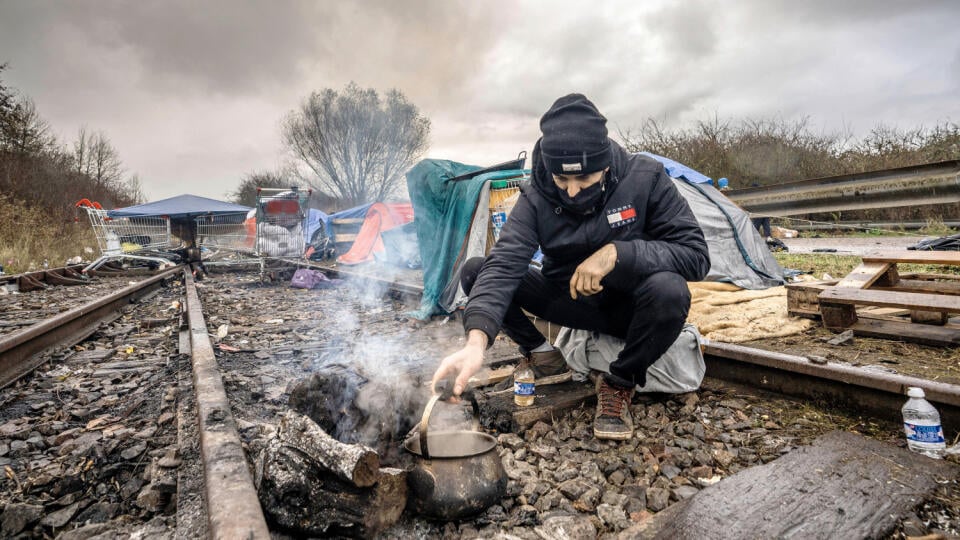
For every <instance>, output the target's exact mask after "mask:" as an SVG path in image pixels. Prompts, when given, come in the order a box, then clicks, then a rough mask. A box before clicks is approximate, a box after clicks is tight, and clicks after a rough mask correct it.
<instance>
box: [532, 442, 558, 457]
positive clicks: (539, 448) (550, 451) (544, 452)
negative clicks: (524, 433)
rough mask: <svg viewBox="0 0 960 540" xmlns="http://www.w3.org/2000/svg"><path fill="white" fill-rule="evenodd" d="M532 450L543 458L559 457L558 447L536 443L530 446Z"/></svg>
mask: <svg viewBox="0 0 960 540" xmlns="http://www.w3.org/2000/svg"><path fill="white" fill-rule="evenodd" d="M530 452H532V453H534V454H536V455H537V456H539V457H540V458H541V459H555V458H556V457H557V454H558V453H557V448H556V447H555V446H547V445H545V444H534V445H532V446H531V447H530Z"/></svg>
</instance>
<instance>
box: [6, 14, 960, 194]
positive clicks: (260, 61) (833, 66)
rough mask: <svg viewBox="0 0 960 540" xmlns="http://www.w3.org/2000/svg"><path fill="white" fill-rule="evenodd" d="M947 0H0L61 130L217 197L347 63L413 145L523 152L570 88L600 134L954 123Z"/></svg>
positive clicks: (21, 68)
mask: <svg viewBox="0 0 960 540" xmlns="http://www.w3.org/2000/svg"><path fill="white" fill-rule="evenodd" d="M958 22H960V2H957V1H952V0H945V1H941V2H924V1H915V2H903V1H900V0H872V1H857V2H854V1H844V0H839V1H838V0H831V1H829V2H828V1H810V0H804V1H797V0H790V1H774V0H757V1H754V2H732V1H730V2H725V1H710V0H705V1H663V2H653V1H643V2H640V1H637V0H624V1H616V0H591V1H586V2H574V1H546V0H545V1H542V2H533V1H515V2H507V1H490V0H484V1H467V0H464V1H451V0H436V1H432V2H427V1H401V0H385V1H382V2H372V1H371V2H363V1H356V2H350V1H343V0H336V1H315V2H292V1H266V0H263V1H257V2H240V1H216V2H214V1H196V0H191V1H164V2H156V1H143V0H136V1H133V0H131V1H128V2H110V1H105V0H96V1H92V0H91V1H71V2H54V1H31V0H17V1H14V0H0V63H3V62H7V63H8V64H9V67H8V69H7V70H6V71H5V72H4V73H3V75H2V76H3V79H4V81H5V84H7V85H8V86H11V87H13V88H15V89H17V90H18V91H20V92H21V93H22V94H24V95H26V96H29V97H30V98H32V99H33V100H34V101H35V102H36V105H37V108H38V110H39V112H40V114H41V115H42V116H43V117H44V118H45V119H46V120H47V121H49V123H50V124H51V125H52V126H53V128H54V129H55V131H56V132H57V134H58V135H59V137H60V139H61V141H63V142H64V143H70V142H71V141H72V140H73V139H74V138H75V137H76V133H77V130H78V129H79V127H80V126H81V125H85V126H87V128H88V130H93V131H101V130H102V131H103V132H105V133H106V135H107V136H108V138H109V139H110V140H111V141H112V142H113V144H114V146H115V147H116V148H117V150H118V151H119V153H120V156H121V158H122V160H123V162H124V164H125V166H126V168H127V169H128V171H130V172H131V173H132V172H136V173H138V174H139V175H140V177H141V180H142V182H143V186H144V190H145V192H146V194H147V196H148V199H150V200H156V199H161V198H165V197H170V196H173V195H178V194H181V193H193V194H196V195H202V196H207V197H213V198H220V199H222V198H225V196H226V193H227V192H229V191H231V190H233V189H235V188H236V186H237V184H238V183H239V182H240V179H241V177H242V176H243V175H244V174H246V173H250V172H253V171H263V170H275V169H277V168H278V167H280V166H281V165H282V164H283V163H284V161H285V160H286V159H287V156H286V154H285V153H284V149H283V147H282V144H281V140H280V123H281V120H282V118H283V117H284V115H285V114H287V113H288V112H289V111H291V110H292V109H294V108H295V107H297V106H298V104H299V103H300V102H301V101H302V100H303V99H304V97H306V96H307V95H308V94H309V93H310V92H311V91H314V90H319V89H322V88H334V89H337V90H340V89H342V88H343V87H344V86H345V85H346V84H347V83H349V82H350V81H356V82H357V84H359V85H360V86H362V87H371V88H375V89H377V90H380V91H385V90H387V89H390V88H396V89H398V90H400V91H401V92H403V93H404V94H406V96H407V97H408V98H409V99H410V101H412V102H413V103H414V104H416V105H417V106H418V107H419V108H420V109H421V111H422V112H423V113H424V114H425V115H426V116H427V117H428V118H429V119H430V120H431V122H432V133H431V147H430V151H429V154H428V156H429V157H438V158H445V159H454V160H457V161H462V162H467V163H472V164H477V165H489V164H493V163H498V162H501V161H506V160H508V159H512V158H513V157H515V156H516V155H517V153H518V152H520V151H521V150H527V151H529V150H530V149H531V148H532V146H533V143H534V141H535V140H536V138H537V137H538V136H539V128H538V119H539V117H540V116H541V115H542V114H543V112H544V111H545V110H546V109H547V108H548V107H549V105H550V103H552V101H553V100H554V99H555V98H557V97H559V96H561V95H563V94H566V93H569V92H583V93H585V94H586V95H587V96H589V97H590V98H591V99H592V100H593V101H594V102H595V103H596V104H597V106H598V107H599V108H600V110H601V112H603V113H604V114H605V115H606V116H607V117H608V118H609V119H610V127H611V131H613V132H616V130H617V129H618V128H619V129H622V130H626V129H629V128H631V127H634V128H635V127H638V126H639V125H641V124H642V123H643V121H644V120H645V119H647V118H655V119H657V120H658V121H660V122H662V123H663V124H664V125H666V126H667V127H684V126H689V125H691V123H693V122H695V121H696V120H701V119H708V118H712V117H714V116H718V117H720V118H723V119H727V118H730V119H741V118H745V117H751V118H768V117H771V116H774V115H776V116H779V117H782V118H785V119H788V120H792V119H797V118H802V117H809V119H810V122H811V124H812V125H813V126H814V128H815V129H817V130H818V131H825V132H836V131H848V132H853V133H854V134H856V135H862V134H863V133H865V132H867V131H868V130H869V129H870V128H871V127H873V126H875V125H877V124H878V123H884V124H886V125H893V126H899V127H902V128H913V127H918V126H921V125H925V126H931V125H934V124H936V123H938V122H941V121H952V122H960V99H958V96H960V31H958V28H957V24H958Z"/></svg>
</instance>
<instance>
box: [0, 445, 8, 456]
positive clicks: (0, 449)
mask: <svg viewBox="0 0 960 540" xmlns="http://www.w3.org/2000/svg"><path fill="white" fill-rule="evenodd" d="M9 452H10V445H9V444H6V443H0V457H3V456H5V455H7V454H8V453H9Z"/></svg>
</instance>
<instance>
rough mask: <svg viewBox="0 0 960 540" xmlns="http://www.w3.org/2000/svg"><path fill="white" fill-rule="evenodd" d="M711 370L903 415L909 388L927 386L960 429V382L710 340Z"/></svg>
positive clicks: (892, 416)
mask: <svg viewBox="0 0 960 540" xmlns="http://www.w3.org/2000/svg"><path fill="white" fill-rule="evenodd" d="M704 353H705V354H704V356H705V358H706V363H707V373H706V374H707V376H708V377H714V378H717V379H721V380H725V381H730V382H735V383H739V384H745V385H749V386H751V387H755V388H761V389H764V390H769V391H772V392H777V393H779V394H784V395H788V396H793V397H798V398H803V399H810V400H814V401H819V402H826V403H829V404H833V405H836V406H838V407H842V408H844V409H847V410H855V411H861V412H864V413H866V414H869V415H870V416H873V417H876V418H882V419H884V420H890V421H894V422H899V421H900V408H901V407H902V406H903V404H904V403H905V402H906V393H907V388H908V387H910V386H918V387H920V388H923V390H924V392H925V393H926V395H927V400H928V401H930V402H932V403H934V404H936V406H937V409H938V410H939V411H940V417H941V423H942V424H943V426H944V429H945V433H947V434H948V435H953V434H956V433H957V432H958V430H960V386H958V385H955V384H947V383H941V382H937V381H931V380H927V379H920V378H917V377H910V376H906V375H899V374H893V373H884V372H879V371H870V370H868V369H864V368H862V367H854V366H848V365H842V364H836V363H827V364H818V363H814V362H812V361H811V360H810V359H809V358H807V357H805V356H796V355H792V354H784V353H778V352H773V351H766V350H763V349H755V348H752V347H745V346H743V345H735V344H730V343H721V342H716V341H708V342H707V343H706V345H705V347H704Z"/></svg>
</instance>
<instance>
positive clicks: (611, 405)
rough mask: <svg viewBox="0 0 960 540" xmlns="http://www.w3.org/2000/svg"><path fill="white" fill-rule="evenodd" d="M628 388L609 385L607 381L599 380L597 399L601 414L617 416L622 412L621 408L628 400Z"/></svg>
mask: <svg viewBox="0 0 960 540" xmlns="http://www.w3.org/2000/svg"><path fill="white" fill-rule="evenodd" d="M630 390H631V389H630V388H617V387H615V386H610V385H609V384H607V381H604V380H601V381H600V392H599V393H598V395H597V400H598V401H599V402H600V415H601V416H614V417H617V418H619V417H620V415H621V414H623V409H624V407H626V405H627V403H629V402H630Z"/></svg>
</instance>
